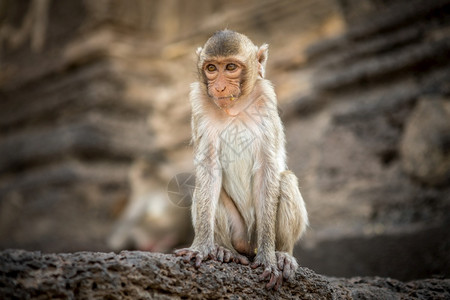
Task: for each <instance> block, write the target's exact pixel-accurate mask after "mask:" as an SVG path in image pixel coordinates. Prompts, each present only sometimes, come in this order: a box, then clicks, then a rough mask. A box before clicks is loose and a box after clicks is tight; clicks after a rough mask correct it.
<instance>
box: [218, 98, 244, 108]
mask: <svg viewBox="0 0 450 300" xmlns="http://www.w3.org/2000/svg"><path fill="white" fill-rule="evenodd" d="M237 99H238V97H236V96H233V95H232V96H226V97H218V98H216V99H215V100H214V102H215V103H216V105H217V106H218V107H219V108H221V109H224V108H230V107H232V106H233V105H234V104H235V103H236V100H237Z"/></svg>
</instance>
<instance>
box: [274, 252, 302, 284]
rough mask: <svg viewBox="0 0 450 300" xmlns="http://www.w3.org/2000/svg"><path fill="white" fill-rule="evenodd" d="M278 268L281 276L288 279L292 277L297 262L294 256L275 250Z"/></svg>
mask: <svg viewBox="0 0 450 300" xmlns="http://www.w3.org/2000/svg"><path fill="white" fill-rule="evenodd" d="M275 255H276V257H277V265H278V269H280V271H281V272H283V278H284V279H287V280H290V279H292V278H293V277H294V275H295V271H297V268H298V263H297V260H296V259H295V257H293V256H291V255H289V254H288V253H287V252H281V251H276V252H275Z"/></svg>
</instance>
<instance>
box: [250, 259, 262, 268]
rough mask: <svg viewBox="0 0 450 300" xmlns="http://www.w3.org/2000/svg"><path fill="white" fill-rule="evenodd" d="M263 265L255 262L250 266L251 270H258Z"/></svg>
mask: <svg viewBox="0 0 450 300" xmlns="http://www.w3.org/2000/svg"><path fill="white" fill-rule="evenodd" d="M260 265H261V263H260V262H258V261H255V262H253V263H252V264H251V265H250V268H252V269H256V268H257V267H259V266H260Z"/></svg>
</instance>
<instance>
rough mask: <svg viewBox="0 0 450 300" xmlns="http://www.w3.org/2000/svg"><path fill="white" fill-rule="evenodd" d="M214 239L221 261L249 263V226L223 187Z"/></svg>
mask: <svg viewBox="0 0 450 300" xmlns="http://www.w3.org/2000/svg"><path fill="white" fill-rule="evenodd" d="M214 240H215V242H216V244H217V254H216V259H217V260H218V261H220V262H230V261H234V262H236V263H241V264H244V265H248V264H249V260H248V258H247V256H250V254H251V251H252V248H253V247H252V245H251V243H250V241H249V238H248V234H247V226H246V225H245V221H244V219H243V218H242V215H241V214H240V213H239V210H238V209H237V207H236V205H235V204H234V202H233V200H232V199H231V198H230V196H229V195H228V194H227V193H226V192H225V190H224V189H222V191H221V193H220V200H219V205H218V206H217V211H216V222H215V232H214Z"/></svg>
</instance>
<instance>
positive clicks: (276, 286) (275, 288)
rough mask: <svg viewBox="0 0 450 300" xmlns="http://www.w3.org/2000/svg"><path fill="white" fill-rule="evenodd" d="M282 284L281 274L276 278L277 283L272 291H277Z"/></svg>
mask: <svg viewBox="0 0 450 300" xmlns="http://www.w3.org/2000/svg"><path fill="white" fill-rule="evenodd" d="M282 284H283V276H281V274H280V276H278V280H277V283H276V284H275V286H274V288H273V289H274V290H275V291H278V290H279V288H280V287H281V285H282Z"/></svg>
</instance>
